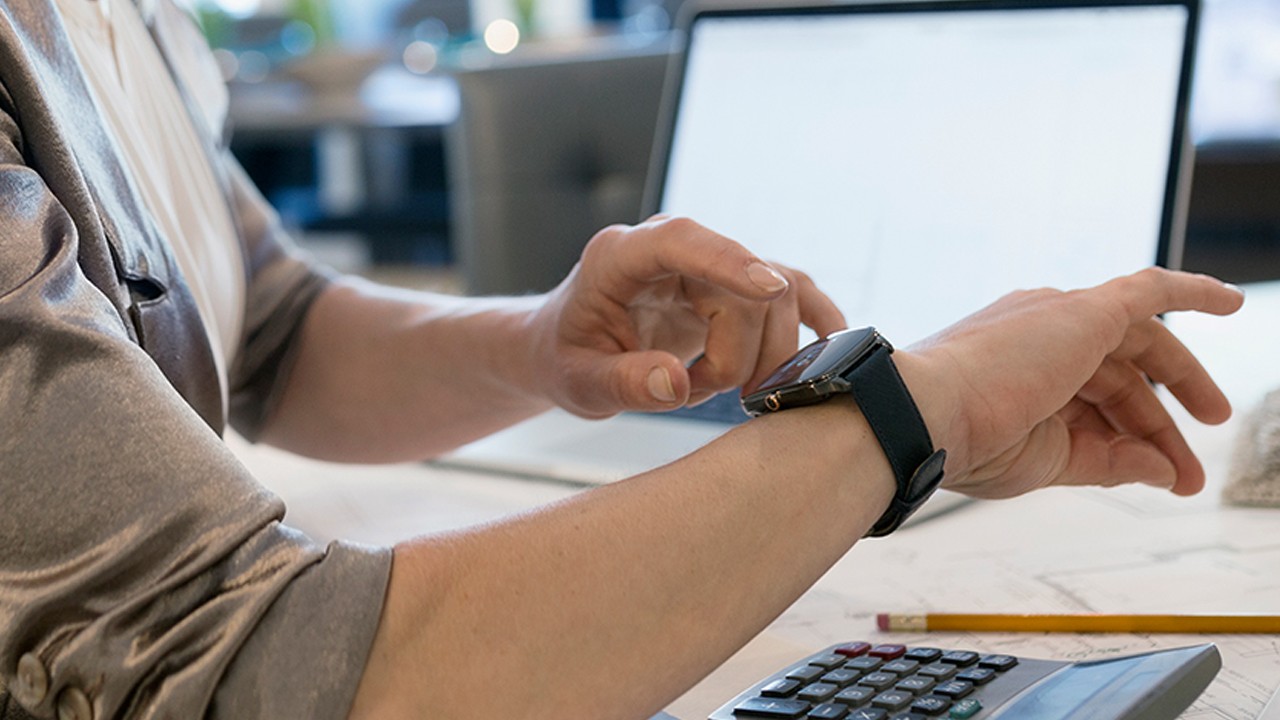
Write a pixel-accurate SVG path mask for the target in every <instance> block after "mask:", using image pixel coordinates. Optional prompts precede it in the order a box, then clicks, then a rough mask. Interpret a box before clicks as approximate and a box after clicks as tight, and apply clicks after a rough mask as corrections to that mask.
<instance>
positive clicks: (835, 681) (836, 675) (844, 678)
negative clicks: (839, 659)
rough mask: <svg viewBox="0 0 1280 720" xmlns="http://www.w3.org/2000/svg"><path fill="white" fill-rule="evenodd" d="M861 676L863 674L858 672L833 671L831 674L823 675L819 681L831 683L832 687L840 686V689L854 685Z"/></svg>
mask: <svg viewBox="0 0 1280 720" xmlns="http://www.w3.org/2000/svg"><path fill="white" fill-rule="evenodd" d="M861 674H862V673H860V672H858V671H857V670H850V669H848V668H841V669H839V670H832V671H831V672H829V673H827V674H826V675H823V676H822V677H821V678H819V679H820V680H821V681H822V682H824V683H831V684H832V685H839V686H840V687H844V686H846V685H850V684H852V683H853V681H854V680H857V679H858V676H859V675H861Z"/></svg>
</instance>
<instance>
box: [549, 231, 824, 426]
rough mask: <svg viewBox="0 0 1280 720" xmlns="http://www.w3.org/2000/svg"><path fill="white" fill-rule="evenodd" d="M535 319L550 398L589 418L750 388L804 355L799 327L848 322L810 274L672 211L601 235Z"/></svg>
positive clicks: (670, 406) (677, 404)
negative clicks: (765, 257)
mask: <svg viewBox="0 0 1280 720" xmlns="http://www.w3.org/2000/svg"><path fill="white" fill-rule="evenodd" d="M531 322H533V323H535V324H536V325H537V326H539V327H538V328H537V331H536V332H535V336H536V337H538V338H539V343H538V346H537V347H536V349H535V360H534V361H535V362H538V363H540V365H541V367H542V368H544V369H545V371H544V372H542V373H540V376H541V377H544V378H548V379H549V383H550V384H549V386H548V387H547V388H546V389H545V390H546V392H547V394H548V395H549V396H550V397H551V399H552V400H553V401H555V402H556V403H557V404H558V405H560V406H561V407H564V408H565V409H567V410H569V411H571V412H573V413H575V414H578V415H582V416H584V417H607V416H610V415H614V414H616V413H618V412H621V411H623V410H646V411H660V410H670V409H673V408H677V407H680V406H682V405H686V404H689V405H693V404H697V403H699V402H702V401H704V400H706V399H707V398H710V397H711V396H712V395H715V394H716V393H719V392H723V391H726V390H729V389H732V388H736V387H740V386H745V387H751V386H753V385H755V384H758V383H759V382H760V381H761V380H763V379H764V378H765V377H766V376H767V375H768V374H769V373H770V372H771V371H772V370H773V369H774V368H775V367H776V366H777V365H778V364H779V363H781V362H782V361H783V360H786V359H787V358H788V357H790V356H791V355H792V354H793V353H794V352H795V351H796V347H797V345H798V338H799V326H800V325H801V324H804V325H807V326H808V327H810V328H812V329H813V330H814V331H816V332H817V333H818V334H819V335H826V334H829V333H831V332H834V331H836V330H839V329H842V328H843V327H844V318H843V316H841V314H840V311H839V310H838V309H837V308H836V307H835V305H834V304H833V303H832V302H831V301H830V300H829V299H828V298H827V297H826V296H825V295H823V294H822V293H821V292H819V291H818V289H817V288H816V287H815V286H814V284H813V282H812V280H810V279H809V278H808V277H807V276H806V275H804V274H802V273H799V272H796V271H794V270H790V269H787V268H781V267H777V266H773V265H770V264H768V263H766V262H764V261H762V260H761V259H760V258H757V257H756V256H755V255H753V254H751V253H750V252H749V251H748V250H746V249H745V248H743V247H742V246H741V245H739V244H737V243H735V242H733V241H732V240H729V239H728V238H725V237H723V236H721V235H718V234H716V233H714V232H712V231H711V230H708V229H707V228H705V227H702V226H701V225H698V224H697V223H695V222H693V221H691V220H687V219H684V218H669V217H664V216H657V217H654V218H651V219H650V220H649V221H647V222H645V223H642V224H640V225H637V226H634V227H627V226H613V227H609V228H605V229H604V230H602V231H601V232H599V233H598V234H597V235H596V236H595V237H594V238H592V239H591V242H590V243H589V244H588V245H587V248H586V250H584V251H583V255H582V260H581V261H580V262H579V263H578V265H577V267H576V268H574V270H573V272H572V273H571V274H570V275H569V277H568V278H566V279H565V281H564V282H563V283H561V284H560V286H559V287H557V288H556V289H555V290H553V291H552V292H551V294H550V295H549V296H548V299H547V302H546V304H545V305H544V306H543V307H542V308H541V309H540V310H539V311H538V312H537V313H536V314H535V315H534V317H533V319H532V321H531Z"/></svg>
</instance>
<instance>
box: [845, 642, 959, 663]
mask: <svg viewBox="0 0 1280 720" xmlns="http://www.w3.org/2000/svg"><path fill="white" fill-rule="evenodd" d="M867 654H868V655H870V656H871V657H878V658H884V659H885V660H897V659H898V658H900V657H902V656H903V655H906V654H907V646H906V645H877V646H875V647H873V648H871V649H870V650H868V651H867ZM975 659H976V658H975Z"/></svg>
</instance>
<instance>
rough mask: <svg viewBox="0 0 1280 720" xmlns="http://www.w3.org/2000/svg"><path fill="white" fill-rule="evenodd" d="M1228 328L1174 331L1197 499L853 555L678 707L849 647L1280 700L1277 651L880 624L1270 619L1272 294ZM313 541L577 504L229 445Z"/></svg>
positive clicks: (379, 538) (1023, 505)
mask: <svg viewBox="0 0 1280 720" xmlns="http://www.w3.org/2000/svg"><path fill="white" fill-rule="evenodd" d="M1245 290H1246V292H1247V293H1248V295H1249V300H1248V301H1247V302H1246V304H1245V308H1244V310H1242V311H1241V312H1240V313H1238V314H1237V315H1235V316H1233V317H1231V318H1207V317H1199V316H1190V315H1185V316H1184V315H1175V316H1173V317H1171V318H1170V320H1169V324H1170V326H1171V327H1172V328H1173V329H1174V331H1175V332H1176V333H1178V335H1179V336H1180V337H1182V338H1183V340H1184V342H1186V343H1187V344H1188V346H1190V347H1192V349H1193V350H1194V351H1195V352H1196V353H1197V354H1198V355H1199V357H1200V358H1201V360H1202V361H1203V362H1204V364H1205V366H1206V367H1208V368H1209V370H1210V372H1212V373H1214V374H1215V377H1217V379H1218V380H1219V382H1220V384H1221V385H1222V386H1223V389H1224V390H1225V391H1226V392H1227V394H1228V397H1230V398H1231V399H1232V402H1233V403H1234V404H1235V405H1236V410H1237V415H1236V417H1235V418H1233V420H1232V421H1230V422H1228V423H1227V424H1226V425H1223V426H1219V427H1215V428H1209V427H1205V426H1201V425H1199V424H1198V423H1195V422H1194V421H1192V420H1190V419H1189V418H1188V417H1187V416H1186V415H1185V414H1184V413H1181V412H1176V411H1175V416H1176V417H1178V418H1179V421H1180V424H1181V425H1182V427H1183V429H1184V432H1185V433H1186V434H1187V436H1188V439H1189V441H1190V442H1191V443H1192V446H1193V447H1194V448H1195V449H1196V450H1197V452H1198V453H1199V454H1200V457H1201V459H1202V460H1203V461H1204V463H1205V467H1206V470H1207V472H1208V475H1209V488H1208V489H1207V490H1206V491H1205V492H1204V493H1202V494H1200V495H1199V496H1197V497H1194V498H1190V499H1183V498H1175V497H1173V496H1171V495H1168V494H1166V493H1163V492H1161V491H1157V490H1152V489H1148V488H1141V487H1126V488H1120V489H1116V490H1098V489H1050V490H1046V491H1041V492H1038V493H1033V494H1031V495H1028V496H1025V497H1022V498H1017V499H1014V500H1007V501H999V502H991V503H980V504H977V505H974V506H971V507H967V508H963V509H961V510H959V511H958V512H955V513H951V514H949V515H945V516H942V517H940V518H938V519H936V520H931V521H928V522H926V523H923V524H920V525H917V526H915V527H913V528H908V529H904V530H902V531H900V532H898V533H896V534H895V535H894V536H893V537H891V538H887V539H883V540H869V541H865V542H861V543H859V544H858V545H857V546H856V547H855V548H854V549H853V550H852V551H851V552H850V553H849V554H848V555H847V556H846V557H845V558H844V559H843V560H842V561H841V562H840V563H838V564H837V565H836V566H835V567H834V568H832V570H831V571H830V572H829V573H828V574H827V575H826V576H825V577H824V578H822V579H821V580H820V581H819V582H818V583H817V584H816V585H815V586H814V588H813V589H812V590H811V591H810V592H809V593H807V594H806V595H805V596H804V597H802V598H801V599H800V600H799V601H798V602H797V603H796V604H795V605H794V606H793V607H792V608H791V609H790V610H788V611H787V612H786V613H784V614H783V615H782V617H780V618H779V619H778V620H777V621H776V622H775V623H774V624H773V625H772V626H771V627H770V628H769V629H767V630H766V631H765V632H764V633H763V634H761V635H760V636H759V637H758V638H757V639H756V640H754V641H753V642H752V643H750V644H749V645H748V646H747V647H746V648H744V649H743V650H742V651H741V652H739V653H738V654H737V655H735V656H734V657H733V658H732V659H730V660H729V661H728V662H726V663H725V664H724V665H723V666H722V667H721V668H720V669H719V670H717V671H716V672H715V673H713V674H712V675H711V676H710V677H708V678H707V679H706V680H705V681H703V682H702V683H701V684H699V685H698V686H697V687H695V688H694V689H693V690H692V691H690V692H689V693H688V694H687V695H685V696H684V697H683V698H681V699H679V700H678V701H676V702H675V703H673V704H672V705H671V707H670V708H669V711H670V712H671V713H672V714H673V715H675V716H676V717H678V718H681V720H701V719H702V718H705V717H707V715H708V714H709V713H710V712H711V711H712V710H713V709H715V708H716V707H718V706H719V705H720V704H721V703H723V702H725V701H726V700H728V699H729V698H730V697H732V696H733V695H734V694H735V693H737V692H739V691H740V690H742V689H743V688H745V687H746V686H747V685H749V684H751V683H753V682H755V681H756V680H758V679H759V678H761V677H763V676H764V675H766V674H768V673H771V672H773V671H775V670H777V669H779V668H780V667H781V666H782V665H783V664H785V663H787V662H791V661H793V660H795V659H797V658H799V657H802V656H803V655H805V654H807V653H810V652H812V651H814V650H816V649H819V648H821V647H823V646H825V645H828V644H831V643H835V642H840V641H845V640H852V639H866V640H869V641H882V642H904V643H915V644H925V643H927V644H931V645H939V646H948V647H962V648H971V649H977V650H983V651H992V652H1005V653H1011V654H1018V655H1024V656H1040V657H1046V658H1059V659H1084V658H1091V657H1098V656H1103V655H1113V654H1120V653H1128V652H1138V651H1142V650H1146V649H1150V648H1156V647H1171V646H1177V645H1188V644H1195V643H1199V642H1204V641H1212V642H1216V643H1218V646H1219V648H1220V650H1221V651H1222V655H1223V661H1224V665H1223V669H1222V671H1221V672H1220V673H1219V674H1218V676H1217V678H1216V679H1215V680H1214V682H1213V683H1212V684H1211V685H1210V687H1209V689H1208V690H1207V691H1206V693H1205V694H1204V695H1203V696H1202V697H1201V699H1200V700H1199V701H1197V702H1196V703H1195V704H1194V705H1193V706H1192V707H1191V708H1190V709H1189V710H1188V711H1187V712H1185V713H1184V714H1183V716H1182V717H1183V718H1190V719H1195V720H1200V719H1209V718H1215V719H1216V718H1223V719H1227V720H1248V719H1251V718H1255V717H1256V716H1257V714H1258V713H1259V712H1260V711H1261V709H1262V707H1263V706H1264V705H1265V704H1266V701H1267V699H1268V698H1269V697H1270V695H1271V693H1272V692H1273V691H1274V690H1275V689H1276V688H1277V687H1280V636H1274V635H1253V636H1249V635H1242V636H1213V637H1204V636H1177V635H1150V636H1147V635H1143V636H1136V635H1099V636H1088V635H1051V634H963V633H956V634H941V633H937V634H932V635H927V636H925V635H919V634H886V633H879V632H877V631H876V628H875V614H876V613H879V612H923V611H930V610H932V611H939V612H946V611H951V612H964V611H995V612H1089V611H1096V612H1115V613H1214V614H1230V613H1268V614H1275V613H1277V612H1280V532H1278V530H1280V511H1277V510H1250V509H1241V508H1231V507H1223V506H1221V505H1220V503H1219V501H1218V493H1219V491H1220V488H1221V486H1222V484H1223V482H1224V480H1225V477H1226V473H1227V467H1228V461H1229V456H1230V448H1231V444H1232V442H1233V439H1234V435H1235V432H1236V430H1237V429H1238V427H1239V419H1240V417H1241V416H1242V415H1243V414H1244V411H1245V410H1247V409H1248V408H1249V407H1250V406H1252V405H1253V404H1254V403H1255V402H1256V401H1257V400H1258V399H1259V398H1260V397H1261V396H1262V395H1263V394H1264V393H1265V392H1267V391H1269V390H1272V389H1276V388H1280V361H1278V358H1280V322H1277V319H1278V318H1280V283H1267V284H1257V285H1250V286H1247V287H1246V288H1245ZM231 442H232V444H233V446H234V447H235V449H236V450H237V451H238V452H239V453H240V454H241V456H242V457H243V458H244V459H245V462H246V464H248V465H249V466H250V468H252V469H254V470H255V472H257V474H258V476H259V477H260V478H262V480H263V481H264V482H266V483H267V484H268V485H269V486H270V487H272V488H273V489H274V490H276V491H277V492H279V493H280V494H281V495H282V496H283V497H284V498H285V500H286V502H287V503H288V504H289V515H288V522H290V523H291V524H293V525H295V526H297V527H299V528H301V529H303V530H304V531H307V532H309V533H311V534H312V535H313V536H314V537H317V538H318V539H327V538H334V537H343V538H348V539H353V540H359V541H364V542H369V543H380V544H390V543H393V542H395V541H397V540H400V539H404V538H407V537H411V536H413V535H417V534H422V533H427V532H434V531H438V530H443V529H447V528H454V527H459V526H463V525H470V524H474V523H478V522H483V521H486V520H490V519H493V518H495V517H499V516H502V515H504V514H508V513H512V512H517V511H520V510H524V509H527V508H529V507H532V506H534V505H538V504H542V503H546V502H550V501H553V500H556V499H559V498H562V497H565V496H567V495H569V494H571V493H573V492H578V491H579V490H577V489H576V488H573V487H569V486H565V485H558V484H554V483H543V482H536V481H530V480H517V479H510V478H500V477H486V476H481V475H476V474H470V473H467V472H463V471H457V470H447V469H443V468H439V467H432V466H423V465H398V466H377V467H366V466H335V465H327V464H322V463H314V462H310V461H305V460H300V459H297V458H292V457H290V456H285V455H282V454H280V453H278V452H275V451H272V450H269V449H265V448H258V447H251V446H248V445H246V444H245V443H243V442H242V441H238V440H235V439H232V441H231Z"/></svg>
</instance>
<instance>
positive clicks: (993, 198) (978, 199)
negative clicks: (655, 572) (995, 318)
mask: <svg viewBox="0 0 1280 720" xmlns="http://www.w3.org/2000/svg"><path fill="white" fill-rule="evenodd" d="M686 9H687V10H689V8H686ZM1197 15H1198V6H1197V4H1196V0H1096V1H1094V0H1017V1H999V0H997V1H991V0H957V1H955V2H887V3H874V4H839V5H820V6H815V5H787V6H762V5H759V4H755V5H751V6H741V5H739V6H737V7H726V6H714V7H708V6H703V7H701V8H693V9H692V11H690V12H686V13H685V15H684V16H683V19H682V23H681V24H682V28H683V32H684V37H685V44H684V49H683V51H682V52H680V53H678V54H677V55H676V56H674V58H675V59H674V60H673V61H672V64H671V66H670V68H669V71H668V78H667V84H666V98H665V100H664V104H663V108H662V117H661V119H660V122H661V126H660V128H659V132H658V139H657V141H656V147H655V148H654V155H653V162H652V169H651V171H650V173H649V175H650V187H649V191H648V197H647V205H648V210H650V211H652V212H666V213H676V214H683V215H688V216H689V217H692V218H694V219H696V220H698V221H699V222H701V223H702V224H704V225H707V226H708V227H710V228H712V229H714V230H716V231H718V232H720V233H722V234H725V235H727V236H729V237H732V238H734V239H736V240H738V241H740V242H742V243H744V244H745V245H746V246H748V247H750V248H751V249H752V250H754V251H755V252H756V253H757V254H759V255H760V256H761V257H764V258H766V259H768V260H771V261H776V262H779V263H783V264H786V265H790V266H793V267H796V268H799V269H801V270H804V271H805V272H807V273H809V274H810V275H811V276H812V277H813V278H814V280H815V281H816V282H817V284H818V286H819V287H820V288H822V289H823V290H824V291H825V292H826V293H827V294H829V295H830V296H831V298H832V299H833V300H834V301H835V302H836V304H837V305H838V306H839V307H840V308H841V309H842V310H843V312H844V314H845V316H846V318H847V320H848V322H849V324H850V326H851V327H857V326H861V325H875V326H876V327H877V328H879V329H880V330H881V332H882V333H883V334H884V335H885V336H886V337H888V338H889V339H890V340H891V341H893V342H894V343H895V344H896V345H898V346H899V347H902V346H906V345H909V344H910V343H912V342H914V341H916V340H919V339H921V338H924V337H926V336H927V335H928V334H930V333H931V332H934V331H936V330H938V329H941V328H942V327H944V326H946V325H949V324H951V323H953V322H955V321H956V320H959V319H960V318H961V317H963V316H964V315H967V314H969V313H971V312H973V311H975V310H977V309H979V308H981V307H983V306H984V305H986V304H988V303H990V302H991V301H993V300H995V299H996V298H998V297H1000V296H1001V295H1003V294H1005V293H1007V292H1009V291H1012V290H1015V289H1018V288H1027V287H1038V286H1052V287H1058V288H1073V287H1082V286H1088V285H1093V284H1096V283H1098V282H1101V281H1104V280H1106V279H1108V278H1111V277H1113V276H1116V275H1120V274H1125V273H1129V272H1133V271H1136V270H1138V269H1141V268H1143V267H1146V266H1150V265H1152V264H1157V265H1164V266H1167V267H1177V266H1178V262H1179V258H1180V256H1181V248H1182V228H1183V225H1184V213H1185V199H1186V191H1187V188H1188V185H1189V179H1190V178H1189V169H1190V161H1191V151H1190V147H1189V144H1188V140H1187V129H1186V116H1187V103H1188V95H1189V82H1190V75H1191V67H1192V55H1193V48H1194V39H1195V34H1196V20H1197ZM808 339H810V338H804V339H803V340H802V341H803V342H807V341H808ZM744 419H745V415H743V413H742V411H741V409H740V408H739V407H738V403H737V393H728V394H725V395H722V396H720V397H719V398H717V399H715V400H713V401H712V402H710V403H708V404H707V406H706V407H704V408H699V409H695V411H693V412H677V413H669V414H661V415H643V414H623V415H621V416H619V417H616V418H613V419H611V420H607V421H586V420H581V419H578V418H574V417H572V416H570V415H568V414H567V413H563V412H558V411H556V412H552V413H549V414H547V415H545V416H542V417H539V418H535V419H533V420H531V421H528V422H526V423H523V424H521V425H519V426H516V427H514V428H511V429H509V430H506V431H504V432H501V433H498V434H497V435H495V436H492V437H489V438H486V439H484V440H481V441H479V442H476V443H473V444H472V445H470V446H467V447H465V448H463V449H461V450H459V451H457V452H455V453H453V454H452V455H450V456H448V457H446V458H444V459H443V460H441V461H440V462H442V463H444V464H447V465H453V466H461V467H469V468H475V469H480V470H483V471H486V472H500V473H508V474H513V475H522V476H530V477H537V478H543V479H554V480H562V481H566V482H572V483H585V484H593V483H602V482H608V481H611V480H616V479H619V478H622V477H627V476H630V475H634V474H636V473H638V472H642V471H644V470H648V469H651V468H653V467H656V466H658V465H661V464H664V463H666V462H669V461H671V460H674V459H676V458H678V457H681V456H683V455H685V454H687V453H689V452H691V451H693V450H694V449H696V448H698V447H700V446H701V445H703V444H705V443H706V442H708V441H710V440H711V439H713V438H715V437H717V436H718V435H720V434H721V433H723V432H725V431H726V430H727V429H728V428H730V427H732V426H733V425H734V424H736V423H739V422H742V421H743V420H744ZM943 495H945V493H939V496H943ZM932 504H934V503H932V502H931V505H932ZM938 504H939V505H942V504H944V503H942V502H939V503H938ZM926 510H928V508H926Z"/></svg>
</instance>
